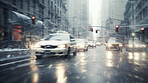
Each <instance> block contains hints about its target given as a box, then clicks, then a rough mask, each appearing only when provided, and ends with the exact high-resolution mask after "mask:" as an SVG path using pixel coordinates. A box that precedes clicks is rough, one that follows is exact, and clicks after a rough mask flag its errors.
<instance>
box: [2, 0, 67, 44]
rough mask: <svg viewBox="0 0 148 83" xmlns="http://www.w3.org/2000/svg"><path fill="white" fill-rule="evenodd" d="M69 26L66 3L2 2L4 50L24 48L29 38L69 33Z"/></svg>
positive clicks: (51, 0) (44, 0)
mask: <svg viewBox="0 0 148 83" xmlns="http://www.w3.org/2000/svg"><path fill="white" fill-rule="evenodd" d="M32 17H35V25H33V24H32V20H31V19H32ZM68 24H69V22H68V18H67V0H0V46H1V45H3V46H2V47H7V45H11V44H15V43H16V44H17V45H20V44H24V43H25V41H24V40H25V37H26V36H27V35H35V36H38V37H40V38H43V37H44V36H45V35H47V34H49V33H50V32H55V31H57V30H67V29H68ZM18 43H19V44H18ZM22 46H23V45H22Z"/></svg>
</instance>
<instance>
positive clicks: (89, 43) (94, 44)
mask: <svg viewBox="0 0 148 83" xmlns="http://www.w3.org/2000/svg"><path fill="white" fill-rule="evenodd" d="M88 47H92V48H93V47H96V43H95V42H94V41H88Z"/></svg>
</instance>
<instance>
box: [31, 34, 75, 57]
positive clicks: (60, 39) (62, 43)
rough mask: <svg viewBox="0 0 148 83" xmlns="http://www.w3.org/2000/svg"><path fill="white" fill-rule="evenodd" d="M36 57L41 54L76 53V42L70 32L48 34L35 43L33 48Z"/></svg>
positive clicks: (64, 54) (62, 54) (63, 54)
mask: <svg viewBox="0 0 148 83" xmlns="http://www.w3.org/2000/svg"><path fill="white" fill-rule="evenodd" d="M33 50H34V51H35V55H36V57H37V58H42V57H43V56H66V57H68V56H70V54H71V53H73V55H76V50H77V48H76V42H75V40H74V38H73V37H72V36H71V35H70V34H60V33H56V34H50V35H48V36H47V37H45V38H44V39H43V40H42V41H40V42H38V43H36V44H35V46H34V49H33Z"/></svg>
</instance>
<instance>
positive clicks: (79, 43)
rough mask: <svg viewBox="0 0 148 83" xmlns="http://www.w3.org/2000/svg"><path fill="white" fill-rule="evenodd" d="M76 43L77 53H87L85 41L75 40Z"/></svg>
mask: <svg viewBox="0 0 148 83" xmlns="http://www.w3.org/2000/svg"><path fill="white" fill-rule="evenodd" d="M76 43H77V50H78V51H80V50H84V51H88V45H87V41H86V39H76Z"/></svg>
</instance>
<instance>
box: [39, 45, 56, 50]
mask: <svg viewBox="0 0 148 83" xmlns="http://www.w3.org/2000/svg"><path fill="white" fill-rule="evenodd" d="M41 48H47V49H49V48H57V46H53V45H44V46H41Z"/></svg>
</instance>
